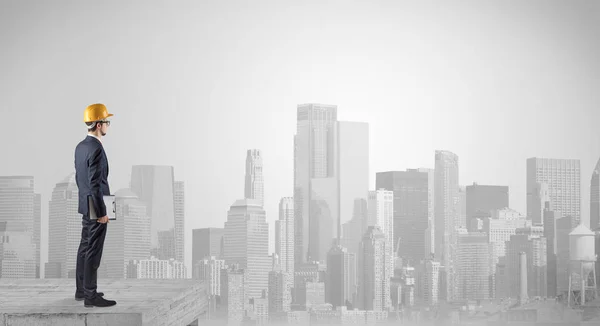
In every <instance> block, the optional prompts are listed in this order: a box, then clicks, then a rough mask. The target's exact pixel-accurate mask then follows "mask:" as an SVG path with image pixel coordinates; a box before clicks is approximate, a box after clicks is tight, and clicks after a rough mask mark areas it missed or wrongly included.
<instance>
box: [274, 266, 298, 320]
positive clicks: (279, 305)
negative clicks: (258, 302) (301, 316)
mask: <svg viewBox="0 0 600 326" xmlns="http://www.w3.org/2000/svg"><path fill="white" fill-rule="evenodd" d="M292 284H293V280H292V274H290V273H288V272H285V271H271V272H269V312H271V313H281V312H288V311H290V310H291V309H290V306H291V303H292Z"/></svg>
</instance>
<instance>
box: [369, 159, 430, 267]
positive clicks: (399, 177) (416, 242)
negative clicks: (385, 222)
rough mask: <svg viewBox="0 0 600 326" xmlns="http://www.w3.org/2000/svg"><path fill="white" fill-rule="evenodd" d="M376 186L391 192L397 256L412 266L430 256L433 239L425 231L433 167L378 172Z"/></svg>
mask: <svg viewBox="0 0 600 326" xmlns="http://www.w3.org/2000/svg"><path fill="white" fill-rule="evenodd" d="M375 184H376V187H377V189H385V190H389V191H393V195H394V219H393V230H394V243H393V247H392V249H393V250H394V252H395V250H396V248H398V256H400V257H401V258H402V259H403V261H408V262H409V263H410V264H411V265H413V266H414V265H416V264H418V263H419V262H420V261H421V260H422V259H425V258H428V257H430V255H431V252H432V251H431V250H432V246H431V241H432V240H433V238H432V237H431V235H430V234H428V231H429V230H430V227H431V226H432V225H431V224H430V221H432V220H433V211H434V210H433V170H427V169H407V170H406V171H389V172H379V173H377V174H376V181H375Z"/></svg>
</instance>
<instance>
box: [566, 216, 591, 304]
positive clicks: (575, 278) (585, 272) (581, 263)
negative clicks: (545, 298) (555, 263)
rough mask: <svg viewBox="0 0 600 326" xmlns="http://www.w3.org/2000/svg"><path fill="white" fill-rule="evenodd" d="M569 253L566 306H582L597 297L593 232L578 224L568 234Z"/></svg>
mask: <svg viewBox="0 0 600 326" xmlns="http://www.w3.org/2000/svg"><path fill="white" fill-rule="evenodd" d="M569 252H570V257H569V260H570V261H569V294H568V300H569V301H568V305H569V306H571V307H573V306H583V305H585V303H586V302H590V301H592V300H594V299H595V298H596V297H597V296H598V292H597V288H596V250H595V234H594V232H592V231H591V230H590V229H588V228H587V227H586V226H585V225H583V224H579V225H578V226H577V227H576V228H574V229H573V231H571V233H569Z"/></svg>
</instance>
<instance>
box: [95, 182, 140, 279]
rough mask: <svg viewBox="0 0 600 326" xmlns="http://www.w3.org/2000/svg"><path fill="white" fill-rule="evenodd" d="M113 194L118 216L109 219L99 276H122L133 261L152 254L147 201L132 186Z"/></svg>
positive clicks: (117, 277)
mask: <svg viewBox="0 0 600 326" xmlns="http://www.w3.org/2000/svg"><path fill="white" fill-rule="evenodd" d="M114 195H115V201H116V208H117V216H118V217H117V219H116V220H114V221H110V231H109V232H106V238H105V240H104V249H103V253H102V263H101V264H100V267H99V268H98V276H99V277H101V278H111V279H123V278H126V277H127V265H128V263H129V262H130V261H132V260H138V261H141V260H147V259H149V258H150V217H149V216H148V215H147V213H146V205H145V203H143V202H141V201H140V200H139V199H138V197H137V195H136V194H134V193H133V192H132V191H131V190H130V189H120V190H118V191H116V192H115V193H114Z"/></svg>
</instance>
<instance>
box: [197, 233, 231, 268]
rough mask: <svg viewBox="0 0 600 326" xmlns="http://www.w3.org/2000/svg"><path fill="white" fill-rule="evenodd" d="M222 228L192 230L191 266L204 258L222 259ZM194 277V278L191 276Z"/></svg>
mask: <svg viewBox="0 0 600 326" xmlns="http://www.w3.org/2000/svg"><path fill="white" fill-rule="evenodd" d="M224 234H225V229H222V228H202V229H193V230H192V266H195V265H196V263H197V262H199V261H201V260H203V259H204V258H206V257H212V256H214V257H216V258H218V259H223V235H224ZM192 277H194V278H195V277H196V276H192Z"/></svg>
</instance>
